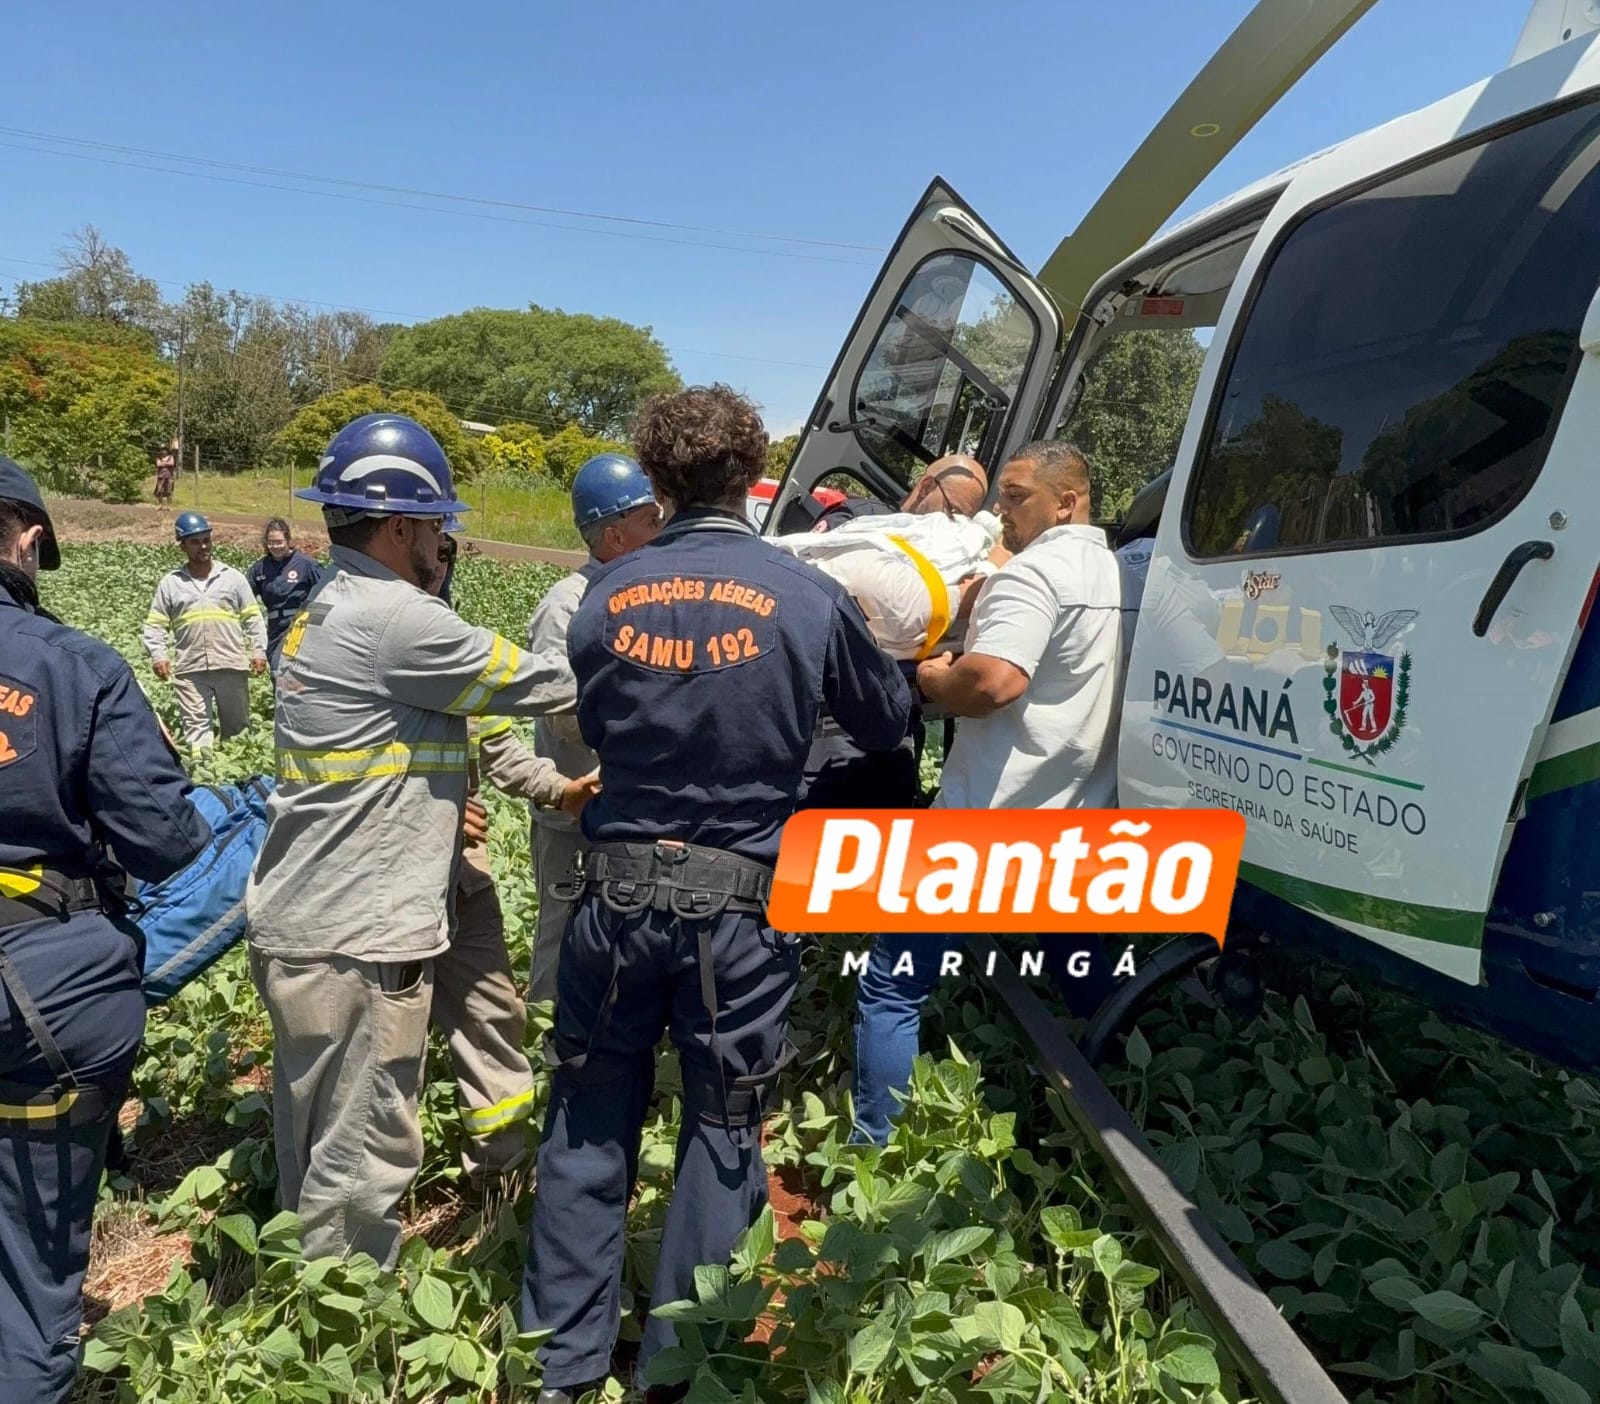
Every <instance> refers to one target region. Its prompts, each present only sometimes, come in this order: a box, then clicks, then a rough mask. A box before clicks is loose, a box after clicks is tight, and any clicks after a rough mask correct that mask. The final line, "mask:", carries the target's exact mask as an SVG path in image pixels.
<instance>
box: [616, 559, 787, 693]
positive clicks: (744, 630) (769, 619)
mask: <svg viewBox="0 0 1600 1404" xmlns="http://www.w3.org/2000/svg"><path fill="white" fill-rule="evenodd" d="M777 608H778V601H777V599H776V597H775V596H773V594H772V593H771V592H770V591H768V590H764V589H762V588H761V587H760V586H758V585H752V584H750V583H749V582H748V581H745V580H730V579H725V578H721V577H707V576H692V575H664V576H659V577H657V578H656V579H653V580H638V581H635V582H634V583H633V584H631V585H622V586H618V587H617V588H616V589H615V590H613V591H611V593H610V594H609V595H608V596H607V597H606V624H605V635H604V637H605V646H606V649H607V651H608V652H610V653H612V654H614V655H615V656H616V657H618V658H622V659H626V660H627V661H628V662H629V663H636V664H638V665H639V666H640V667H641V668H650V669H652V670H653V671H655V672H660V673H713V672H717V671H718V670H720V669H723V668H734V667H738V666H739V665H741V664H744V663H750V662H753V661H754V660H755V659H757V658H760V657H761V656H762V655H764V654H767V653H772V652H774V651H776V649H777V641H778V626H777V622H776V613H777Z"/></svg>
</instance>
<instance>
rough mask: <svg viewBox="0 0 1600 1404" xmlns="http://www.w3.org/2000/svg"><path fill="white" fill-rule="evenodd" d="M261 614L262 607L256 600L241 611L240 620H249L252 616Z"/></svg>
mask: <svg viewBox="0 0 1600 1404" xmlns="http://www.w3.org/2000/svg"><path fill="white" fill-rule="evenodd" d="M260 613H261V606H260V605H259V604H258V603H257V602H256V601H255V600H251V601H250V603H249V604H247V605H246V606H245V607H244V608H243V609H241V610H240V611H239V618H241V619H248V618H250V616H251V615H253V614H260Z"/></svg>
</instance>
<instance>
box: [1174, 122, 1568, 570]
mask: <svg viewBox="0 0 1600 1404" xmlns="http://www.w3.org/2000/svg"><path fill="white" fill-rule="evenodd" d="M1265 269H1266V271H1265V273H1264V275H1263V279H1262V281H1261V282H1260V283H1259V285H1258V288H1257V290H1256V293H1255V298H1254V303H1253V305H1251V306H1250V308H1249V311H1248V312H1247V314H1246V316H1245V319H1244V321H1243V324H1242V330H1241V332H1240V333H1238V334H1237V336H1236V338H1235V341H1234V345H1233V347H1232V349H1231V351H1230V355H1229V360H1228V362H1227V364H1226V366H1225V371H1224V374H1223V377H1222V380H1221V389H1220V390H1219V392H1218V395H1217V397H1216V400H1215V402H1214V408H1213V410H1212V416H1211V419H1210V421H1209V422H1208V426H1207V431H1206V437H1205V442H1204V446H1203V448H1202V450H1201V454H1200V462H1199V467H1198V469H1197V471H1196V473H1195V475H1194V478H1193V480H1192V484H1191V487H1190V489H1189V494H1188V503H1187V510H1186V513H1185V523H1184V526H1185V535H1186V538H1187V542H1188V546H1189V550H1190V552H1191V553H1192V554H1193V555H1195V556H1196V557H1201V558H1204V557H1213V558H1214V557H1218V556H1226V555H1232V554H1245V553H1250V552H1258V551H1276V552H1284V551H1294V550H1299V549H1316V548H1320V549H1329V548H1335V547H1340V546H1355V545H1360V544H1363V543H1370V542H1373V541H1384V542H1392V541H1404V540H1408V539H1411V540H1415V539H1417V538H1424V537H1434V538H1438V537H1444V536H1452V535H1459V534H1463V533H1466V532H1470V531H1474V530H1478V529H1481V528H1482V527H1485V526H1487V525H1488V524H1489V523H1490V522H1491V521H1492V520H1493V519H1495V518H1496V517H1498V516H1499V515H1501V514H1502V513H1504V512H1506V511H1508V510H1510V508H1511V507H1512V506H1513V505H1514V504H1515V503H1516V502H1517V501H1518V500H1519V499H1520V498H1521V497H1522V495H1523V494H1524V493H1525V492H1526V491H1527V489H1528V488H1529V487H1530V486H1531V485H1532V483H1533V480H1534V478H1535V477H1537V476H1538V473H1539V469H1540V467H1541V466H1542V464H1543V462H1544V457H1545V453H1546V451H1547V448H1548V444H1549V440H1550V438H1551V436H1552V434H1553V432H1554V429H1555V425H1556V423H1557V422H1558V420H1559V418H1560V413H1561V409H1562V407H1563V405H1564V404H1565V402H1566V397H1567V394H1568V392H1569V390H1570V388H1571V385H1572V381H1573V378H1574V375H1575V374H1576V367H1577V362H1578V357H1579V351H1578V333H1579V328H1580V325H1581V323H1582V320H1583V317H1584V313H1585V311H1586V310H1587V307H1588V304H1589V301H1590V298H1591V297H1592V296H1593V294H1594V292H1595V287H1596V284H1597V283H1600V110H1597V107H1596V105H1594V104H1588V105H1586V106H1583V107H1577V108H1572V109H1569V110H1567V111H1565V112H1562V113H1559V114H1557V115H1554V116H1550V117H1546V118H1544V119H1542V120H1540V121H1538V122H1534V123H1532V124H1529V125H1525V126H1521V127H1518V128H1516V129H1514V130H1511V131H1509V132H1505V133H1504V134H1502V135H1499V136H1494V137H1492V138H1490V139H1488V140H1485V141H1479V142H1477V143H1476V144H1474V145H1473V146H1471V147H1469V148H1466V149H1457V150H1455V151H1454V152H1452V153H1450V154H1448V155H1446V156H1444V157H1442V158H1439V159H1436V160H1434V161H1432V162H1430V163H1429V164H1427V165H1425V166H1422V167H1420V168H1417V169H1413V170H1410V171H1407V172H1405V173H1403V174H1399V175H1395V176H1391V177H1388V178H1386V179H1384V180H1382V181H1381V182H1379V183H1376V184H1374V185H1372V186H1370V187H1368V188H1366V189H1364V190H1362V191H1360V192H1359V193H1357V194H1354V195H1351V196H1348V197H1346V198H1344V199H1342V200H1340V201H1339V202H1338V203H1336V204H1332V205H1328V206H1324V207H1322V208H1320V209H1318V210H1315V211H1313V212H1312V213H1311V214H1309V215H1307V216H1306V217H1305V218H1303V219H1301V220H1300V221H1299V222H1298V223H1297V224H1295V225H1293V226H1291V228H1290V230H1289V232H1288V233H1287V235H1286V236H1285V237H1284V238H1283V239H1282V241H1281V243H1280V244H1279V246H1278V248H1277V249H1276V251H1275V253H1274V254H1273V255H1272V256H1271V257H1270V258H1269V260H1268V261H1267V263H1266V264H1265Z"/></svg>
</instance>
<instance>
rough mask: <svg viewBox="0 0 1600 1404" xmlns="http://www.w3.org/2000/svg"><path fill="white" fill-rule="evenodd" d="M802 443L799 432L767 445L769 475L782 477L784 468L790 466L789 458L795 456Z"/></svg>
mask: <svg viewBox="0 0 1600 1404" xmlns="http://www.w3.org/2000/svg"><path fill="white" fill-rule="evenodd" d="M799 445H800V436H799V434H788V435H785V436H784V437H783V438H781V439H779V440H778V441H777V442H776V443H772V444H768V445H767V476H768V477H769V478H781V477H782V476H783V474H784V470H785V469H786V468H788V466H789V460H790V459H791V458H793V457H794V451H795V449H796V448H798V447H799Z"/></svg>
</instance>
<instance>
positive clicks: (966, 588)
mask: <svg viewBox="0 0 1600 1404" xmlns="http://www.w3.org/2000/svg"><path fill="white" fill-rule="evenodd" d="M988 578H989V577H988V576H987V575H985V574H984V573H983V572H981V571H979V572H978V573H977V574H974V575H965V576H963V577H962V578H961V579H960V580H958V581H957V582H956V599H957V600H958V602H959V603H958V604H957V607H956V618H957V619H965V618H966V617H967V616H968V615H969V614H971V613H972V605H973V602H974V601H975V600H976V599H977V598H978V591H979V590H980V589H982V588H983V582H984V581H985V580H987V579H988Z"/></svg>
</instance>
